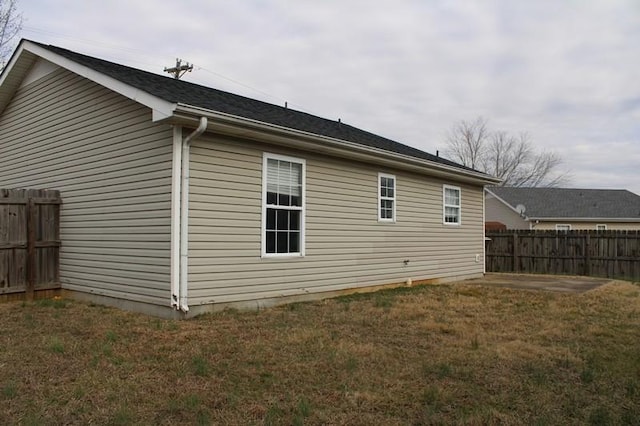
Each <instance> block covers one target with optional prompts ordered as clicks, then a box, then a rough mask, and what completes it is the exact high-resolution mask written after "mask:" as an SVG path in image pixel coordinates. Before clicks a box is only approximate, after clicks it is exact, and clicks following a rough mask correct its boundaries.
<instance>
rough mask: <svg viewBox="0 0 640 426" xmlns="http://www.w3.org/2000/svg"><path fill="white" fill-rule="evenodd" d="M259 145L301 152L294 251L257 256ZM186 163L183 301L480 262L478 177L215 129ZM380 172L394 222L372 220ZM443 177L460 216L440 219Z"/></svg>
mask: <svg viewBox="0 0 640 426" xmlns="http://www.w3.org/2000/svg"><path fill="white" fill-rule="evenodd" d="M264 152H268V153H273V154H281V155H288V156H292V157H296V158H300V159H304V160H306V170H307V172H306V230H305V231H306V236H305V239H306V248H305V256H304V257H302V258H299V257H298V258H296V257H291V258H261V244H260V243H261V233H262V230H261V211H262V206H261V202H262V193H261V190H262V162H263V153H264ZM190 168H191V176H190V188H189V192H190V202H189V304H190V305H191V306H195V305H199V304H206V303H218V302H231V301H243V300H253V299H261V298H270V297H278V296H287V295H298V294H305V293H314V292H315V293H319V292H324V291H333V290H342V289H347V288H353V287H362V286H373V285H380V284H389V283H397V282H404V281H406V280H407V279H408V278H410V279H412V280H420V279H456V278H464V277H474V276H479V275H481V274H482V272H483V264H482V257H481V256H482V253H483V244H484V231H483V229H484V228H483V222H482V218H483V213H482V196H483V195H482V188H481V187H473V186H468V185H465V184H460V183H458V182H450V181H442V180H437V179H434V178H430V177H426V176H421V175H417V174H411V173H405V172H403V171H400V170H392V169H386V168H381V167H375V166H370V165H366V164H361V163H355V162H350V161H344V160H341V159H336V158H328V157H324V156H320V155H317V154H311V153H304V152H298V151H293V150H285V149H282V148H276V147H272V146H268V145H262V144H256V143H252V142H248V141H242V140H236V139H229V138H225V137H222V136H216V135H213V136H212V135H206V136H203V137H202V138H201V139H198V140H197V141H196V142H195V143H194V146H193V147H192V151H191V163H190ZM379 172H382V173H388V174H393V175H395V176H396V190H397V198H396V202H397V210H396V215H397V219H396V220H397V222H396V223H384V222H378V211H377V205H378V196H377V191H378V173H379ZM443 184H452V185H456V186H458V187H460V188H461V192H462V194H461V195H462V225H460V226H452V225H444V224H443V206H442V202H443V201H442V190H443V189H442V185H443ZM476 255H479V256H480V257H479V261H478V262H476ZM404 260H409V264H408V265H407V266H405V265H404Z"/></svg>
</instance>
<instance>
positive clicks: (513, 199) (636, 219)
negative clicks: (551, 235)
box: [485, 186, 640, 231]
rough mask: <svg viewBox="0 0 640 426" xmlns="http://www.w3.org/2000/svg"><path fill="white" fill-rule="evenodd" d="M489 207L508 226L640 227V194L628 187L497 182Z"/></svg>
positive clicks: (488, 214) (492, 217)
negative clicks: (505, 184)
mask: <svg viewBox="0 0 640 426" xmlns="http://www.w3.org/2000/svg"><path fill="white" fill-rule="evenodd" d="M485 209H486V210H485V220H486V221H491V222H500V223H502V224H504V225H506V227H507V228H508V229H540V230H557V231H568V230H598V231H604V230H640V196H638V195H636V194H634V193H633V192H630V191H627V190H619V189H569V188H512V187H499V186H493V187H487V188H486V195H485Z"/></svg>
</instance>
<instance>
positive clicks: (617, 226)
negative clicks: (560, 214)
mask: <svg viewBox="0 0 640 426" xmlns="http://www.w3.org/2000/svg"><path fill="white" fill-rule="evenodd" d="M534 222H535V221H534ZM556 225H571V230H572V231H582V230H589V231H595V230H596V225H607V231H637V230H640V222H636V223H633V222H607V221H606V220H603V221H600V222H595V221H594V222H576V221H572V220H567V221H555V222H546V221H539V223H536V224H535V226H534V227H533V229H536V230H553V231H555V229H556Z"/></svg>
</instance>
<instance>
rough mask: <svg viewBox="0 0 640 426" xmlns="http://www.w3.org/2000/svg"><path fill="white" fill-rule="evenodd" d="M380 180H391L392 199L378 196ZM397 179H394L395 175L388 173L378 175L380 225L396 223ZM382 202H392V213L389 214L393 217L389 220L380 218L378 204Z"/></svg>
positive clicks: (379, 216)
mask: <svg viewBox="0 0 640 426" xmlns="http://www.w3.org/2000/svg"><path fill="white" fill-rule="evenodd" d="M382 178H389V179H393V197H383V196H382V195H381V194H380V187H381V184H382V182H381V180H382ZM397 199H398V179H397V178H396V175H392V174H389V173H378V222H382V223H396V205H397V204H398V201H397ZM382 200H391V201H392V202H393V211H392V212H391V214H392V215H393V217H392V218H391V219H389V218H386V217H382V215H381V214H380V213H381V212H380V208H381V207H380V203H381V201H382Z"/></svg>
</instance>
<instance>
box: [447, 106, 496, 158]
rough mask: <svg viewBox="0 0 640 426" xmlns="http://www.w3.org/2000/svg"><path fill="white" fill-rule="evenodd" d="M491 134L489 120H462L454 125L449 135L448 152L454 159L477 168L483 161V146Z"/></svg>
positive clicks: (480, 118) (479, 118)
mask: <svg viewBox="0 0 640 426" xmlns="http://www.w3.org/2000/svg"><path fill="white" fill-rule="evenodd" d="M488 136H489V133H488V131H487V120H485V119H484V118H482V117H478V118H476V119H475V120H474V121H465V120H461V121H459V122H457V123H456V124H454V125H453V127H452V128H451V130H450V131H449V134H448V135H447V149H446V151H445V154H447V155H448V156H449V157H450V158H451V159H452V160H453V161H456V162H458V163H460V164H462V165H463V166H466V167H471V168H472V169H475V168H477V167H479V166H480V164H481V162H482V148H483V146H484V145H485V143H486V139H487V137H488Z"/></svg>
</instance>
